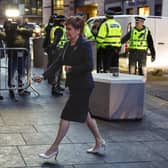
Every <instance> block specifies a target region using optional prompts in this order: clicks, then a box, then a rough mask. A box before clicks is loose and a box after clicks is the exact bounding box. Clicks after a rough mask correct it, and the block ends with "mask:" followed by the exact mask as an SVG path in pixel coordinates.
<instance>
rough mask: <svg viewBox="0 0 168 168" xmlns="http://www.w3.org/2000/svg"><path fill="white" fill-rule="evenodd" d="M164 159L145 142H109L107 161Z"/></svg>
mask: <svg viewBox="0 0 168 168" xmlns="http://www.w3.org/2000/svg"><path fill="white" fill-rule="evenodd" d="M156 160H157V161H161V160H164V158H163V157H161V156H160V155H159V154H156V153H155V152H154V151H153V150H151V149H150V148H148V147H147V146H146V145H144V144H143V143H139V142H129V143H128V142H127V143H109V144H108V148H107V157H105V161H106V162H107V163H117V162H149V161H150V162H151V161H156Z"/></svg>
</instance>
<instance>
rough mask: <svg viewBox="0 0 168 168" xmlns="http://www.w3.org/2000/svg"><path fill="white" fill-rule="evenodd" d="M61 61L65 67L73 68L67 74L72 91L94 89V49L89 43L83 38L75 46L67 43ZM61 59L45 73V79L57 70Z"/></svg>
mask: <svg viewBox="0 0 168 168" xmlns="http://www.w3.org/2000/svg"><path fill="white" fill-rule="evenodd" d="M59 59H62V64H63V65H70V66H72V70H71V72H70V73H67V74H66V84H67V86H68V87H69V88H70V89H74V88H75V89H76V88H93V87H94V82H93V77H92V73H91V71H92V69H93V58H92V48H91V44H90V42H89V41H87V40H85V39H84V38H83V37H82V36H81V37H79V39H78V41H77V43H76V45H75V46H73V47H71V46H70V45H69V43H67V44H66V45H65V47H64V50H63V53H62V54H60V57H59ZM59 59H57V60H56V61H55V62H54V63H53V64H52V65H51V66H50V67H49V68H48V69H47V70H46V72H44V74H43V76H44V77H45V78H47V77H48V76H49V75H50V74H51V73H52V72H53V71H54V70H56V68H57V64H58V61H59Z"/></svg>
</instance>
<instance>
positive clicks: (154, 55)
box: [147, 31, 156, 62]
mask: <svg viewBox="0 0 168 168" xmlns="http://www.w3.org/2000/svg"><path fill="white" fill-rule="evenodd" d="M147 42H148V48H149V50H150V53H151V61H152V62H153V61H155V57H156V52H155V48H154V44H153V38H152V35H151V32H150V31H149V32H148V36H147Z"/></svg>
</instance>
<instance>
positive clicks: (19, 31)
mask: <svg viewBox="0 0 168 168" xmlns="http://www.w3.org/2000/svg"><path fill="white" fill-rule="evenodd" d="M4 29H5V34H6V38H5V42H6V47H7V48H10V49H9V50H8V87H9V95H10V97H11V98H15V93H14V88H15V82H14V77H15V72H16V71H17V73H18V78H17V80H18V81H17V82H18V93H19V95H20V96H27V95H29V94H30V92H28V91H27V90H25V89H23V79H24V77H25V71H26V66H27V64H26V59H27V55H26V54H27V52H26V51H23V50H15V49H14V48H26V49H28V50H29V37H30V36H32V33H33V31H32V30H26V29H24V28H19V25H18V23H17V22H16V21H13V20H7V21H5V23H4ZM12 48H13V49H12Z"/></svg>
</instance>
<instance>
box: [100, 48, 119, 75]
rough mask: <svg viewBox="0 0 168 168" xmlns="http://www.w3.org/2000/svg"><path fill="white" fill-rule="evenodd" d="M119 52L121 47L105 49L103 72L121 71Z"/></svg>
mask: <svg viewBox="0 0 168 168" xmlns="http://www.w3.org/2000/svg"><path fill="white" fill-rule="evenodd" d="M119 51H120V47H113V46H106V47H105V48H104V49H103V72H107V71H108V70H110V67H111V68H112V72H113V71H119Z"/></svg>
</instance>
